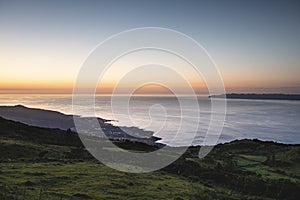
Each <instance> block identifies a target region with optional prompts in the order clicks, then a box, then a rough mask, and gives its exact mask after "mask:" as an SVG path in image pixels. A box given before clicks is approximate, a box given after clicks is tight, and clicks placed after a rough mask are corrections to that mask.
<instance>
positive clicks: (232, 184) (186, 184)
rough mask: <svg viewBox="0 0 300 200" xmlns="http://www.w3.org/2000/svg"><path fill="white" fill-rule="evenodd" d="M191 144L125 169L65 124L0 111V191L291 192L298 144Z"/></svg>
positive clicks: (136, 195) (89, 194)
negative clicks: (103, 159) (203, 152)
mask: <svg viewBox="0 0 300 200" xmlns="http://www.w3.org/2000/svg"><path fill="white" fill-rule="evenodd" d="M115 144H117V145H118V146H120V147H123V148H126V149H129V150H132V151H152V150H155V148H157V147H152V146H149V145H146V144H142V143H132V142H128V141H115ZM107 151H113V149H107ZM198 151H199V147H190V148H189V149H188V151H187V152H186V153H185V154H184V155H183V156H182V157H181V158H180V159H178V160H177V161H176V162H175V163H173V164H171V165H170V166H168V167H166V168H164V169H162V170H160V171H157V172H152V173H146V174H130V173H125V172H119V171H116V170H113V169H110V168H108V167H106V166H105V165H103V164H101V163H99V162H98V161H97V160H95V159H94V158H93V157H92V156H91V155H90V154H89V153H88V152H87V151H86V150H85V149H84V147H83V146H82V144H81V141H80V140H79V138H78V136H77V135H76V134H75V133H73V132H71V131H62V130H58V129H49V128H37V127H33V126H28V125H25V124H22V123H18V122H14V121H9V120H5V119H3V118H0V152H1V153H0V199H1V200H6V199H20V200H22V199H56V200H59V199H73V200H76V199H176V200H180V199H299V196H300V145H285V144H278V143H273V142H262V141H258V140H240V141H233V142H231V143H226V144H220V145H217V146H216V147H215V148H214V149H213V151H212V152H211V153H210V154H209V155H208V156H207V157H205V158H204V159H201V160H200V159H199V158H198Z"/></svg>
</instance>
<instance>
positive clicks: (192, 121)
mask: <svg viewBox="0 0 300 200" xmlns="http://www.w3.org/2000/svg"><path fill="white" fill-rule="evenodd" d="M84 98H85V97H83V100H84ZM116 98H117V100H118V102H123V103H122V104H114V105H113V106H111V97H110V96H96V101H95V102H96V103H95V104H96V116H97V117H101V118H105V119H112V120H115V121H113V122H112V123H113V124H114V125H119V126H136V127H139V128H143V129H145V130H149V131H153V132H154V134H155V135H156V136H158V137H161V138H162V140H161V141H160V142H162V143H165V144H168V143H170V141H171V140H172V139H173V137H174V136H175V134H176V133H177V131H178V130H179V129H181V132H182V133H183V134H182V136H180V137H179V138H180V140H177V141H176V142H174V141H173V143H172V144H173V145H176V146H181V145H186V144H187V141H188V140H189V139H190V138H192V137H194V132H193V130H196V132H197V134H196V137H195V139H194V142H193V145H198V144H203V143H202V141H203V138H204V136H205V134H206V131H207V128H208V125H209V121H210V117H211V111H210V109H211V108H210V99H209V98H208V97H204V96H203V97H199V98H198V103H199V107H200V121H199V122H198V121H197V119H196V118H194V117H192V116H195V112H198V111H197V110H195V109H193V108H192V107H191V108H189V107H188V106H185V107H184V108H181V107H180V104H179V102H178V100H177V99H176V97H169V96H134V97H131V99H130V102H129V104H128V105H129V106H128V107H127V106H126V102H125V101H123V99H124V100H125V99H126V98H125V97H122V96H119V97H116ZM189 101H192V99H191V98H190V97H184V98H183V102H184V103H185V105H189ZM18 104H22V105H25V106H28V107H34V108H42V109H50V110H55V111H60V112H63V113H66V114H73V113H72V96H71V95H0V105H18ZM88 106H90V105H85V106H81V107H80V114H81V115H83V116H88V115H89V114H88V113H87V112H86V111H87V110H88V109H87V108H88ZM112 108H113V112H112ZM127 108H129V109H127ZM183 109H184V110H183ZM299 122H300V101H287V100H242V99H239V100H237V99H228V100H227V115H226V120H225V125H224V128H223V131H222V133H221V135H220V138H219V141H218V142H219V143H223V142H228V141H232V140H235V139H243V138H257V139H261V140H271V141H277V142H281V143H290V144H299V143H300V123H299ZM220 125H221V123H220ZM197 126H198V128H197Z"/></svg>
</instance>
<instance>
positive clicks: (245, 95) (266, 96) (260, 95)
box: [209, 93, 300, 101]
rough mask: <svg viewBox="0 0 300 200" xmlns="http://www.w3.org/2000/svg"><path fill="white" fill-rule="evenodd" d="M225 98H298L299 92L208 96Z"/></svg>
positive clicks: (299, 96) (299, 98) (299, 97)
mask: <svg viewBox="0 0 300 200" xmlns="http://www.w3.org/2000/svg"><path fill="white" fill-rule="evenodd" d="M225 97H226V98H227V99H264V100H298V101H299V100H300V94H255V93H252V94H239V93H230V94H220V95H211V96H209V98H225Z"/></svg>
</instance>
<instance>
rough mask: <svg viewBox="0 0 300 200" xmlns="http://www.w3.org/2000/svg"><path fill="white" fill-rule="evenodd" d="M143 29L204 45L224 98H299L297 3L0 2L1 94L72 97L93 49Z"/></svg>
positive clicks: (299, 14)
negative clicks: (252, 94) (161, 30)
mask: <svg viewBox="0 0 300 200" xmlns="http://www.w3.org/2000/svg"><path fill="white" fill-rule="evenodd" d="M145 26H155V27H164V28H170V29H174V30H178V31H180V32H183V33H185V34H187V35H189V36H190V37H192V38H194V39H195V40H197V41H198V42H199V43H200V44H202V45H203V46H204V47H205V49H206V50H207V51H208V52H209V53H210V55H211V56H212V58H213V60H214V61H215V63H216V64H217V65H218V67H219V69H220V72H221V74H222V77H223V80H224V83H225V86H226V90H227V92H267V93H268V92H284V93H300V64H299V63H300V3H299V1H297V0H295V1H284V0H283V1H275V0H274V1H272V0H271V1H260V0H257V1H246V0H245V1H243V0H239V1H142V0H141V1H54V0H51V1H9V0H8V1H2V0H0V67H1V68H0V69H1V73H0V92H1V93H10V92H15V93H39V92H42V93H60V92H70V91H71V88H72V87H73V83H74V81H75V79H76V75H77V73H78V70H79V69H80V66H81V64H82V63H83V62H84V60H85V58H86V57H87V56H88V55H89V53H90V52H91V50H92V49H94V48H95V46H97V44H99V43H100V42H101V41H103V40H104V39H106V38H107V37H109V36H111V35H113V34H116V33H118V32H120V31H124V30H127V29H131V28H137V27H145ZM195 84H196V83H195ZM125 85H126V84H125ZM125 85H124V86H125ZM107 87H110V86H109V83H107ZM195 87H197V86H195ZM199 87H200V86H199Z"/></svg>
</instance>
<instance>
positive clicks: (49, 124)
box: [0, 105, 299, 147]
mask: <svg viewBox="0 0 300 200" xmlns="http://www.w3.org/2000/svg"><path fill="white" fill-rule="evenodd" d="M74 116H75V115H70V114H64V113H63V112H59V111H55V110H46V109H41V108H29V107H26V106H23V105H15V106H0V117H2V118H4V119H7V120H11V121H15V122H20V123H23V124H26V125H30V126H36V127H41V128H52V129H60V130H64V131H66V130H68V129H70V130H71V131H74V132H76V130H75V125H74V121H73V117H74ZM78 117H81V116H78ZM82 118H86V119H88V118H89V117H82ZM96 118H97V120H98V122H99V124H100V126H101V127H102V129H103V130H104V134H105V135H106V137H108V138H109V139H112V140H129V141H132V142H142V143H145V144H148V145H152V146H165V145H167V144H166V143H162V142H160V141H161V140H163V138H160V137H156V136H154V132H153V131H147V130H144V129H140V128H139V127H126V126H116V125H113V124H111V123H110V122H112V121H116V120H109V119H103V118H100V117H96ZM124 129H126V131H124ZM127 132H130V135H128V134H127ZM96 136H98V137H104V136H103V135H102V136H101V135H96ZM239 140H259V141H263V142H274V143H278V144H285V145H297V144H299V143H288V142H282V141H276V140H265V139H261V138H251V137H248V138H246V137H245V138H237V139H233V140H229V141H223V142H218V143H217V144H215V145H219V144H226V143H230V142H234V141H239ZM215 145H201V144H191V145H190V147H197V146H215ZM167 146H170V145H167ZM170 147H186V146H184V145H178V146H177V145H176V146H170Z"/></svg>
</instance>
